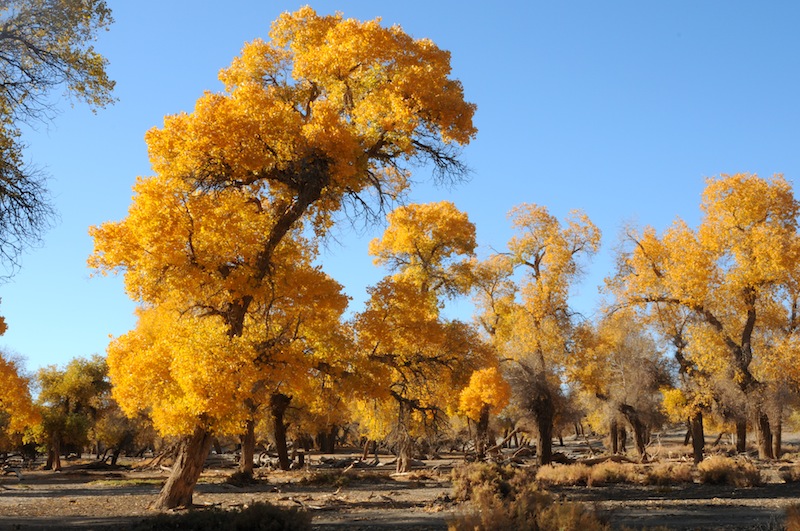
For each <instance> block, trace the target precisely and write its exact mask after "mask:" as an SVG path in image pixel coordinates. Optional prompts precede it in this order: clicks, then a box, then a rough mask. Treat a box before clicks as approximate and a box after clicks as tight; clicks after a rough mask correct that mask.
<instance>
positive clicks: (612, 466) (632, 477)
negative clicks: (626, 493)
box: [587, 461, 639, 487]
mask: <svg viewBox="0 0 800 531" xmlns="http://www.w3.org/2000/svg"><path fill="white" fill-rule="evenodd" d="M638 479H639V476H638V474H637V473H636V469H635V468H634V466H633V465H630V464H622V463H617V462H615V461H606V462H604V463H598V464H596V465H594V466H593V467H591V469H590V470H589V479H588V481H587V485H589V486H590V487H599V486H602V485H610V484H613V483H636V482H637V480H638Z"/></svg>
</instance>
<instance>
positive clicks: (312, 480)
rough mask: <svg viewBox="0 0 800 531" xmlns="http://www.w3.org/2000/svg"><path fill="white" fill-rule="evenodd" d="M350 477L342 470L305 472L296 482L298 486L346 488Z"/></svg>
mask: <svg viewBox="0 0 800 531" xmlns="http://www.w3.org/2000/svg"><path fill="white" fill-rule="evenodd" d="M350 480H351V477H350V475H348V474H347V473H345V472H344V471H343V470H324V471H320V470H315V471H306V472H305V473H304V474H303V476H302V477H301V478H300V479H299V480H298V483H299V484H300V485H317V486H333V487H346V486H347V485H349V484H350Z"/></svg>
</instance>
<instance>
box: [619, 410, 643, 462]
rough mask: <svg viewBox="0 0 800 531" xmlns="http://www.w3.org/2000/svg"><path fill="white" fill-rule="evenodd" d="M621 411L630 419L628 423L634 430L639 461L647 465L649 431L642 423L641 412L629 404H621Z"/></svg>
mask: <svg viewBox="0 0 800 531" xmlns="http://www.w3.org/2000/svg"><path fill="white" fill-rule="evenodd" d="M619 411H620V413H622V414H623V415H625V418H626V419H628V422H629V423H630V425H631V428H633V440H634V443H635V444H636V452H637V453H638V454H639V459H640V460H641V461H642V463H646V462H647V459H648V456H647V442H648V441H647V439H648V431H647V426H646V425H645V423H644V422H643V421H642V419H641V417H640V416H639V412H638V411H636V409H635V408H634V407H633V406H631V405H629V404H620V406H619Z"/></svg>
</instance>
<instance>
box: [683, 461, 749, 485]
mask: <svg viewBox="0 0 800 531" xmlns="http://www.w3.org/2000/svg"><path fill="white" fill-rule="evenodd" d="M697 472H698V479H699V480H700V483H709V484H712V485H733V486H735V487H754V486H757V485H760V484H761V473H760V472H759V470H758V468H756V466H755V465H754V464H753V463H750V462H749V461H745V460H742V459H733V458H730V457H724V456H720V455H714V456H711V457H708V458H707V459H705V460H704V461H703V462H702V463H700V464H699V465H697Z"/></svg>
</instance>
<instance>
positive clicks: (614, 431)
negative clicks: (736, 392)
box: [608, 419, 619, 455]
mask: <svg viewBox="0 0 800 531" xmlns="http://www.w3.org/2000/svg"><path fill="white" fill-rule="evenodd" d="M608 432H609V433H608V437H609V438H610V439H611V455H617V454H618V453H619V426H618V424H617V421H616V419H614V420H612V421H611V425H610V426H609V428H608Z"/></svg>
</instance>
